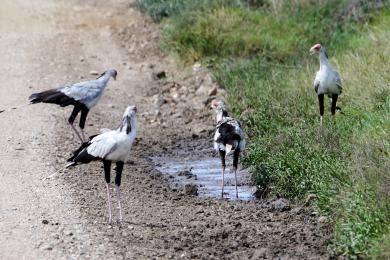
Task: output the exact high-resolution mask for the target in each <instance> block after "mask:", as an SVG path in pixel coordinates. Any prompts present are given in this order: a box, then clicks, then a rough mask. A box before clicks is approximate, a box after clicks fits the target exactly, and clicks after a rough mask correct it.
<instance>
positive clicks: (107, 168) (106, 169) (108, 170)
mask: <svg viewBox="0 0 390 260" xmlns="http://www.w3.org/2000/svg"><path fill="white" fill-rule="evenodd" d="M103 165H104V178H105V179H106V189H107V205H108V222H109V223H111V221H112V211H111V196H110V177H111V176H110V175H111V161H103Z"/></svg>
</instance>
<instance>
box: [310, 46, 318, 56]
mask: <svg viewBox="0 0 390 260" xmlns="http://www.w3.org/2000/svg"><path fill="white" fill-rule="evenodd" d="M309 52H310V55H313V54H316V53H318V51H317V50H316V49H315V48H314V47H312V48H311V49H310V51H309Z"/></svg>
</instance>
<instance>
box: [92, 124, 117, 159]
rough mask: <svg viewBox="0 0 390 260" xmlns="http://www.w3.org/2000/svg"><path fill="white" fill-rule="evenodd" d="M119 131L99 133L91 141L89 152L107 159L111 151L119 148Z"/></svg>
mask: <svg viewBox="0 0 390 260" xmlns="http://www.w3.org/2000/svg"><path fill="white" fill-rule="evenodd" d="M117 134H118V132H117V131H114V130H111V131H107V132H104V133H102V134H100V135H97V136H96V137H94V138H93V139H92V140H91V141H90V143H91V144H90V145H89V146H88V147H87V152H88V154H90V155H92V156H95V157H98V158H102V159H105V158H106V157H107V156H108V155H109V154H110V153H112V152H113V151H115V149H116V148H117V146H118V144H117V138H116V135H117Z"/></svg>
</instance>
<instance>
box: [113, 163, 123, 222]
mask: <svg viewBox="0 0 390 260" xmlns="http://www.w3.org/2000/svg"><path fill="white" fill-rule="evenodd" d="M123 165H124V162H117V163H116V176H115V184H116V195H117V197H118V207H119V221H120V222H122V205H121V190H120V185H121V178H122V171H123Z"/></svg>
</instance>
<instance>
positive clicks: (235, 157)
mask: <svg viewBox="0 0 390 260" xmlns="http://www.w3.org/2000/svg"><path fill="white" fill-rule="evenodd" d="M239 157H240V150H239V149H238V148H236V150H234V154H233V170H234V179H235V182H236V198H238V190H237V167H238V158H239Z"/></svg>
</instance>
